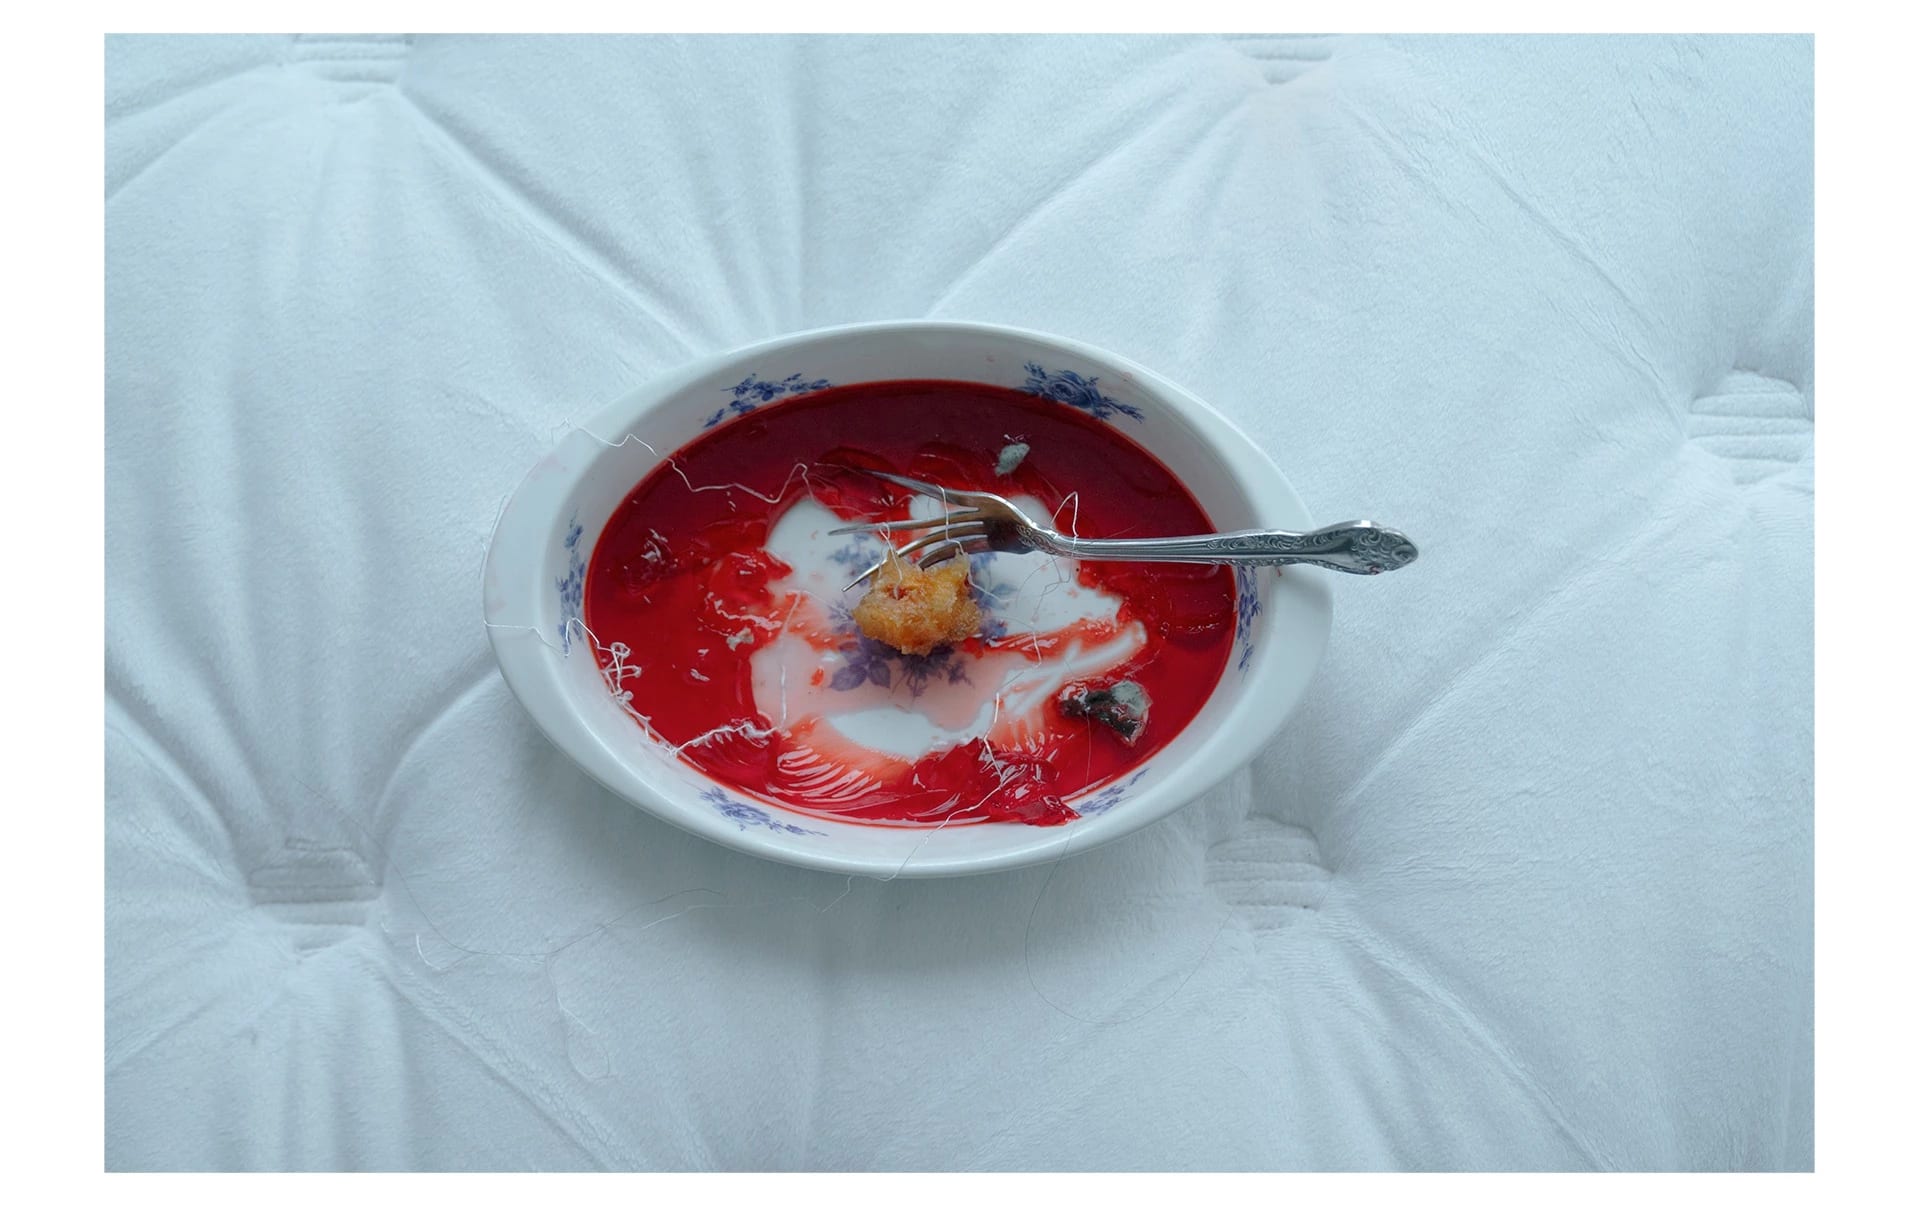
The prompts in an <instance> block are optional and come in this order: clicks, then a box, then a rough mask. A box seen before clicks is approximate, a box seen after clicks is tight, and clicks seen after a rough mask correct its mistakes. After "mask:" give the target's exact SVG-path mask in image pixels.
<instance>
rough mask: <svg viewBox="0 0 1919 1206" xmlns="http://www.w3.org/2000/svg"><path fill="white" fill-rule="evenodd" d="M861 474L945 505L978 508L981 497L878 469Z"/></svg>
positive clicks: (976, 494)
mask: <svg viewBox="0 0 1919 1206" xmlns="http://www.w3.org/2000/svg"><path fill="white" fill-rule="evenodd" d="M860 472H861V473H866V474H870V475H871V476H873V477H877V478H879V479H881V480H882V481H889V482H892V483H893V484H894V485H896V486H904V487H906V488H907V489H908V490H911V491H912V492H913V493H915V494H924V495H926V497H928V498H937V499H939V500H940V501H941V502H944V503H955V502H957V503H959V504H961V505H962V506H969V507H970V506H977V505H978V503H979V499H980V495H979V494H978V493H976V492H974V491H972V490H952V489H948V488H947V487H945V486H936V485H934V484H933V483H932V482H923V481H920V480H919V479H918V478H916V477H901V476H900V475H899V474H897V473H886V472H882V471H881V470H878V469H862V470H860Z"/></svg>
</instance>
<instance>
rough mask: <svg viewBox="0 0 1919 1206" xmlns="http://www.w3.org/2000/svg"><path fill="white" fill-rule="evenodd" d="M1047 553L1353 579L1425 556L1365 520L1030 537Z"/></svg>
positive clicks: (1409, 543)
mask: <svg viewBox="0 0 1919 1206" xmlns="http://www.w3.org/2000/svg"><path fill="white" fill-rule="evenodd" d="M1029 538H1033V543H1034V544H1035V545H1036V546H1037V547H1039V548H1042V549H1044V550H1045V551H1046V552H1049V553H1055V554H1057V555H1059V556H1062V557H1073V558H1077V559H1079V560H1082V561H1201V562H1215V563H1219V564H1228V565H1318V566H1323V567H1325V568H1326V569H1334V570H1340V571H1343V572H1345V573H1348V574H1380V573H1384V572H1386V571H1387V570H1396V569H1398V568H1400V567H1401V566H1404V565H1410V564H1412V562H1413V560H1414V559H1415V558H1416V557H1418V556H1419V550H1418V549H1417V548H1415V547H1414V545H1413V542H1412V541H1410V540H1408V539H1406V537H1405V535H1404V534H1403V533H1400V532H1396V531H1394V530H1393V529H1391V528H1382V527H1379V526H1378V525H1376V524H1373V523H1369V522H1367V521H1365V520H1359V521H1357V522H1354V523H1336V524H1333V525H1332V526H1330V527H1324V528H1318V529H1315V530H1314V531H1311V532H1221V533H1217V534H1215V535H1210V536H1168V537H1164V538H1158V539H1154V538H1147V539H1138V540H1082V539H1079V538H1078V537H1074V536H1067V535H1063V534H1060V533H1055V532H1045V533H1030V534H1029Z"/></svg>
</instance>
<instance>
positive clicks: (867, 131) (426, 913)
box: [106, 37, 1813, 1169]
mask: <svg viewBox="0 0 1919 1206" xmlns="http://www.w3.org/2000/svg"><path fill="white" fill-rule="evenodd" d="M107 59H108V73H107V74H108V94H107V130H106V139H107V180H106V188H107V191H108V196H109V200H108V202H107V228H106V236H107V251H108V260H107V263H108V272H107V319H108V331H107V335H108V357H107V418H108V443H107V470H108V497H107V506H108V521H109V527H108V533H107V571H108V599H107V633H106V642H107V650H106V652H107V694H108V709H107V715H108V722H107V728H108V731H107V758H108V800H107V835H108V837H107V851H106V856H107V902H106V903H107V917H108V932H107V940H108V943H107V954H108V962H107V1029H106V1057H107V1081H106V1093H107V1145H106V1156H107V1163H108V1165H109V1166H111V1167H113V1168H127V1169H132V1168H222V1169H227V1168H233V1169H240V1168H388V1169H401V1168H431V1169H454V1168H515V1169H517V1168H543V1169H559V1168H640V1169H1377V1168H1422V1169H1519V1168H1549V1169H1580V1168H1601V1169H1791V1168H1806V1167H1809V1166H1810V1163H1811V1160H1812V1117H1813V1111H1812V1102H1813V1086H1812V1075H1811V1069H1812V1015H1811V1003H1812V988H1811V967H1812V895H1811V890H1812V872H1811V833H1812V828H1811V827H1812V788H1811V771H1812V727H1811V701H1812V678H1811V673H1812V664H1811V649H1812V629H1811V623H1812V597H1811V527H1810V521H1811V510H1812V461H1813V457H1812V434H1811V433H1812V380H1813V377H1812V275H1811V274H1812V223H1811V211H1812V184H1811V180H1812V174H1811V165H1812V101H1811V90H1812V84H1811V76H1812V49H1811V42H1810V40H1809V39H1745V38H1708V39H1696V38H1645V39H1537V40H1523V39H1522V40H1489V39H1480V38H1466V39H1435V40H1421V39H1410V40H1401V39H1392V38H1380V37H1330V38H1303V37H1302V38H1280V37H1254V38H1216V37H1193V38H1145V39H1132V38H1071V39H1040V38H963V39H960V38H955V39H928V38H916V37H915V38H884V39H879V38H875V39H826V38H819V39H776V38H713V39H678V38H674V39H606V38H592V39H572V38H550V39H502V38H430V37H420V38H412V39H405V38H384V37H377V38H337V37H300V38H284V37H259V38H193V39H171V38H168V39H150V38H125V39H115V40H112V41H110V43H109V46H108V52H107ZM915 316H938V317H949V318H969V319H981V320H990V321H998V322H1005V323H1011V324H1015V325H1020V326H1029V327H1034V328H1039V329H1042V330H1049V331H1054V332H1058V333H1061V334H1064V335H1068V336H1072V337H1076V338H1080V339H1084V340H1087V341H1089V342H1092V343H1095V344H1099V345H1102V346H1104V347H1108V348H1111V349H1113V350H1115V351H1117V352H1120V353H1121V354H1123V355H1127V356H1130V357H1133V358H1135V359H1138V360H1140V361H1143V362H1145V363H1147V364H1149V365H1152V366H1153V367H1155V368H1157V369H1159V370H1161V371H1162V372H1164V373H1166V374H1167V375H1169V376H1171V377H1172V378H1174V379H1175V380H1178V381H1180V382H1182V383H1183V384H1185V385H1187V386H1188V387H1190V388H1192V389H1193V390H1195V391H1196V392H1197V393H1198V394H1199V395H1200V396H1202V397H1204V398H1206V399H1208V400H1209V401H1211V402H1212V403H1214V404H1215V405H1216V406H1218V407H1220V408H1221V409H1222V410H1224V411H1226V412H1227V413H1229V414H1230V415H1232V416H1233V417H1234V418H1235V419H1236V420H1237V421H1238V422H1239V423H1240V424H1241V425H1242V426H1244V427H1245V428H1246V429H1247V430H1248V431H1250V432H1252V433H1253V434H1254V435H1255V437H1256V438H1257V439H1259V440H1260V441H1261V442H1262V443H1263V444H1264V445H1265V446H1266V447H1267V448H1268V449H1269V450H1270V451H1271V453H1272V454H1273V456H1274V457H1275V459H1276V460H1277V461H1278V462H1279V463H1280V464H1281V466H1282V467H1283V468H1284V469H1285V470H1286V472H1287V474H1288V475H1289V476H1290V477H1291V479H1292V481H1293V482H1294V484H1295V485H1296V486H1297V487H1298V488H1299V490H1300V493H1301V494H1302V496H1303V497H1304V498H1305V499H1306V500H1307V502H1308V505H1310V506H1311V507H1312V508H1313V510H1314V513H1315V514H1316V515H1319V516H1321V517H1323V518H1324V519H1327V520H1334V519H1340V518H1346V517H1361V516H1364V517H1371V518H1376V519H1379V520H1381V521H1384V522H1390V523H1393V524H1395V525H1397V526H1400V527H1403V528H1404V529H1406V530H1407V531H1408V532H1410V533H1411V534H1413V535H1414V537H1415V538H1416V539H1418V540H1419V542H1420V545H1421V548H1422V551H1423V557H1422V559H1421V560H1420V562H1419V563H1418V565H1416V566H1415V567H1413V568H1412V569H1410V570H1408V571H1406V572H1404V573H1402V574H1397V575H1393V576H1391V577H1390V578H1382V579H1377V580H1352V581H1344V580H1342V581H1339V582H1337V583H1336V584H1335V586H1336V590H1337V611H1336V615H1335V627H1334V632H1333V637H1332V644H1331V649H1330V652H1329V654H1328V657H1327V661H1326V663H1325V665H1324V667H1323V669H1322V672H1321V675H1320V677H1319V679H1318V681H1317V682H1316V684H1315V686H1314V689H1313V691H1312V693H1311V695H1310V697H1309V699H1308V701H1307V702H1306V704H1305V705H1304V708H1303V710H1302V712H1301V713H1300V715H1299V716H1298V718H1297V720H1296V722H1295V723H1294V724H1292V725H1291V726H1290V728H1289V729H1288V730H1287V732H1286V734H1285V735H1284V737H1283V738H1282V739H1281V740H1280V741H1278V742H1277V743H1276V744H1275V745H1274V746H1273V747H1272V748H1271V749H1270V750H1269V751H1267V752H1266V753H1265V754H1263V755H1262V756H1261V757H1260V759H1259V760H1258V762H1257V764H1256V766H1255V767H1254V768H1253V769H1252V770H1251V771H1250V772H1248V773H1243V774H1241V775H1239V776H1237V777H1236V778H1235V779H1234V780H1232V781H1231V782H1230V783H1229V784H1228V785H1227V786H1226V787H1224V788H1222V789H1221V790H1218V791H1216V792H1214V793H1213V794H1211V795H1209V796H1207V797H1206V798H1204V799H1201V800H1199V801H1197V802H1196V803H1194V804H1193V805H1192V806H1191V807H1189V808H1187V809H1185V810H1184V811H1183V812H1181V813H1180V814H1178V815H1177V816H1175V817H1173V818H1171V819H1170V820H1168V821H1166V822H1164V823H1161V824H1159V825H1157V826H1155V827H1153V828H1151V829H1149V830H1146V831H1144V832H1142V833H1141V834H1139V835H1137V836H1136V837H1134V838H1131V839H1129V840H1126V841H1124V842H1121V843H1118V844H1116V845H1114V846H1111V847H1108V848H1106V849H1102V850H1098V851H1096V852H1093V853H1089V854H1086V855H1084V856H1081V857H1076V858H1073V859H1070V860H1068V861H1066V862H1064V863H1062V864H1059V865H1057V866H1055V867H1051V868H1040V869H1036V870H1033V871H1031V872H1022V873H1014V874H1007V875H1002V876H993V877H987V878H982V879H975V880H964V881H940V882H894V883H878V882H869V881H865V880H857V881H847V880H845V879H840V878H832V877H827V876H822V875H818V874H814V873H810V872H804V871H799V870H795V869H791V868H785V867H781V866H777V865H773V864H769V863H763V862H760V861H756V860H754V859H751V858H747V857H745V856H742V855H737V854H733V853H730V852H728V851H726V850H723V849H720V848H718V847H715V846H712V845H710V844H707V843H704V842H702V841H700V840H698V839H695V838H692V837H689V836H687V835H685V834H682V833H680V832H678V831H677V830H674V829H672V828H670V827H669V826H667V825H665V824H663V823H660V822H657V821H654V820H653V819H651V818H650V817H648V816H646V815H644V814H642V813H640V812H638V811H637V810H635V809H633V808H631V807H629V806H627V805H626V804H624V803H622V802H620V801H619V800H617V799H615V798H613V797H611V796H609V795H608V794H607V793H606V792H604V791H602V790H600V789H598V788H597V787H595V786H594V785H593V784H592V783H590V782H589V781H588V780H587V779H586V778H585V777H584V776H583V775H581V774H580V773H578V772H577V771H576V770H574V769H573V767H572V766H571V764H570V763H568V762H567V761H565V760H564V759H563V758H562V757H560V756H559V755H558V754H556V753H555V752H554V751H553V750H552V749H551V748H550V747H549V746H548V745H547V744H546V743H545V742H544V741H543V740H542V739H541V737H540V736H539V735H538V734H537V733H536V731H535V730H534V728H533V726H532V724H531V722H530V721H529V720H528V719H527V717H526V716H525V715H524V714H523V712H522V711H521V710H520V708H519V706H518V705H517V703H516V702H515V701H514V699H513V698H512V696H511V695H510V694H509V692H508V691H507V690H506V688H505V686H504V685H503V683H502V682H501V680H500V678H499V676H498V674H497V672H496V670H495V668H494V666H493V663H492V660H491V657H490V655H489V652H488V647H487V643H486V640H485V638H484V634H483V631H482V628H481V624H480V615H479V585H478V569H479V564H480V557H481V553H482V550H483V545H484V541H485V538H486V536H487V534H488V532H489V531H490V529H491V526H492V522H493V519H494V516H495V515H496V513H497V512H498V510H499V507H500V504H501V502H502V500H503V499H504V498H505V496H506V495H507V494H508V492H509V491H510V490H511V489H512V487H513V486H514V484H515V483H516V482H517V480H518V478H519V476H520V475H521V473H522V472H524V470H525V469H526V467H527V466H528V465H529V464H530V463H531V462H532V461H533V460H534V459H535V458H536V457H537V456H538V455H539V454H540V452H541V451H542V450H543V449H545V448H546V447H548V446H549V445H550V444H551V443H552V442H553V441H554V439H555V438H556V437H557V435H558V434H559V433H561V432H563V431H564V430H565V429H566V427H567V424H568V423H569V421H571V420H575V419H578V418H581V417H584V416H585V415H587V414H590V413H592V412H593V411H594V410H596V409H598V407H599V406H600V405H602V404H603V403H605V402H606V401H608V400H610V399H611V398H613V397H614V396H616V395H618V394H620V393H621V392H623V391H625V390H626V389H628V388H630V387H631V386H633V385H634V384H636V383H637V382H639V381H641V380H643V379H645V378H646V377H647V376H648V375H649V374H652V373H654V372H657V371H659V370H661V369H664V368H666V367H669V366H672V365H674V364H677V363H680V362H682V361H684V360H686V359H688V358H691V357H694V356H697V355H701V354H704V353H708V352H713V351H718V350H722V349H725V348H728V347H731V346H734V345H738V344H742V343H746V342H750V341H754V340H758V339H761V338H765V337H768V336H772V335H775V334H779V333H783V332H787V331H792V330H796V329H802V328H808V327H817V326H824V325H829V324H834V323H840V322H847V321H854V320H863V319H877V318H897V317H915Z"/></svg>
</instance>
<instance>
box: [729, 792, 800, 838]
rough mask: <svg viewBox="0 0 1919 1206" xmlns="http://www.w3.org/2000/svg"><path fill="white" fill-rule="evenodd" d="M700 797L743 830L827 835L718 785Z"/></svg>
mask: <svg viewBox="0 0 1919 1206" xmlns="http://www.w3.org/2000/svg"><path fill="white" fill-rule="evenodd" d="M700 799H702V800H705V801H706V802H707V803H709V804H711V805H713V807H714V809H715V810H717V811H718V812H719V814H720V815H721V816H723V817H725V818H726V819H727V820H729V821H732V822H734V823H735V824H737V825H738V826H739V827H740V830H741V831H742V832H744V831H746V830H747V829H749V828H755V827H757V828H760V829H770V830H772V831H773V832H774V833H791V834H794V835H805V836H808V837H825V836H826V834H824V833H822V832H821V831H819V830H817V829H806V828H803V827H802V826H799V825H791V824H788V823H787V822H785V821H781V820H778V819H776V818H775V817H774V816H773V814H772V813H770V812H768V811H766V809H764V808H760V807H758V806H757V805H753V804H748V803H747V802H746V801H744V800H736V799H734V798H733V797H732V796H729V795H727V794H726V793H725V792H723V791H721V790H720V789H719V788H717V787H709V788H707V789H706V790H705V791H703V792H701V793H700Z"/></svg>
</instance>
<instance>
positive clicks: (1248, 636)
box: [1233, 565, 1259, 674]
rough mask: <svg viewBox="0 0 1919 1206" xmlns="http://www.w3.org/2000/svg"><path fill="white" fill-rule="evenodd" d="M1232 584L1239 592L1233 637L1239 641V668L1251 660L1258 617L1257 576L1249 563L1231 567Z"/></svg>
mask: <svg viewBox="0 0 1919 1206" xmlns="http://www.w3.org/2000/svg"><path fill="white" fill-rule="evenodd" d="M1233 585H1234V587H1235V589H1236V590H1237V592H1238V594H1239V621H1238V625H1237V626H1236V627H1235V629H1234V631H1233V639H1234V640H1236V641H1238V642H1239V670H1240V673H1242V674H1244V673H1245V672H1246V667H1248V666H1250V665H1251V664H1252V661H1253V621H1254V620H1256V619H1258V618H1259V578H1258V575H1257V574H1255V573H1254V568H1253V567H1252V566H1250V565H1236V566H1234V567H1233Z"/></svg>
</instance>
